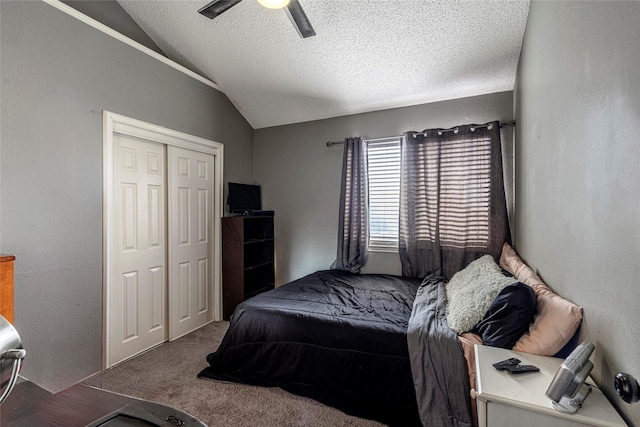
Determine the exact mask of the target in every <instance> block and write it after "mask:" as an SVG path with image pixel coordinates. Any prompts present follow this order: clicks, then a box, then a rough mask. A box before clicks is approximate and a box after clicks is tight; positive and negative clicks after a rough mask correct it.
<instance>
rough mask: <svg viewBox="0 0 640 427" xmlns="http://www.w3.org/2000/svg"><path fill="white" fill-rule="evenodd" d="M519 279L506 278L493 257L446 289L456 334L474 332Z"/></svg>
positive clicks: (477, 263) (449, 318)
mask: <svg viewBox="0 0 640 427" xmlns="http://www.w3.org/2000/svg"><path fill="white" fill-rule="evenodd" d="M516 282H517V279H515V278H513V277H505V276H504V275H503V274H502V271H501V270H500V267H499V266H498V264H496V262H495V261H494V260H493V257H492V256H491V255H485V256H483V257H480V258H478V259H477V260H475V261H472V262H471V263H470V264H469V265H468V266H467V267H466V268H465V269H464V270H460V271H458V272H457V273H456V274H454V275H453V277H452V278H451V280H450V281H449V283H448V284H447V286H446V291H447V323H448V324H449V327H450V328H451V329H453V330H454V331H455V332H456V333H458V334H461V333H463V332H467V331H470V330H471V329H472V328H473V327H474V326H475V325H476V324H477V323H478V322H479V321H481V320H482V318H483V317H484V314H485V313H486V312H487V310H488V309H489V306H491V303H492V302H493V300H494V299H495V298H496V297H497V296H498V294H499V293H500V291H501V290H502V289H504V288H505V287H507V286H509V285H511V284H513V283H516Z"/></svg>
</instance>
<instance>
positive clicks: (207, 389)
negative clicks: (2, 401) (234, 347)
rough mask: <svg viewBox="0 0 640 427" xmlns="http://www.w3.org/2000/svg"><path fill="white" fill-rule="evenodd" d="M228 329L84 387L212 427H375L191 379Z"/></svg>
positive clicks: (213, 328) (261, 393)
mask: <svg viewBox="0 0 640 427" xmlns="http://www.w3.org/2000/svg"><path fill="white" fill-rule="evenodd" d="M228 326H229V323H228V322H213V323H211V324H209V325H207V326H205V327H203V328H200V329H198V330H197V331H195V332H192V333H190V334H188V335H186V336H184V337H182V338H179V339H177V340H175V341H173V342H167V343H164V344H162V345H160V346H158V347H156V348H154V349H153V350H150V351H148V352H146V353H143V354H141V355H139V356H137V357H135V358H133V359H130V360H128V361H125V362H123V363H121V364H119V365H117V366H115V367H113V368H111V369H109V370H107V371H105V372H103V373H100V374H98V375H94V376H93V377H91V378H89V379H87V380H86V381H84V384H86V385H91V386H94V387H98V388H102V389H104V390H109V391H113V392H116V393H121V394H125V395H128V396H133V397H137V398H141V399H146V400H150V401H153V402H158V403H162V404H165V405H169V406H173V407H175V408H178V409H180V410H182V411H185V412H188V413H190V414H191V415H193V416H194V417H196V418H198V419H199V420H201V421H202V422H204V423H205V424H207V425H208V426H210V427H217V426H225V427H227V426H228V427H230V426H265V427H271V426H273V427H275V426H278V427H287V426H311V427H315V426H318V427H321V426H322V427H326V426H358V427H360V426H362V427H366V426H381V425H382V424H379V423H377V422H375V421H371V420H365V419H362V418H357V417H353V416H350V415H347V414H345V413H343V412H341V411H339V410H337V409H335V408H331V407H328V406H325V405H323V404H321V403H319V402H316V401H315V400H312V399H308V398H305V397H300V396H296V395H294V394H291V393H288V392H286V391H284V390H282V389H280V388H267V387H255V386H249V385H243V384H234V383H224V382H218V381H211V380H206V379H200V378H197V374H198V373H199V372H200V371H201V370H202V369H203V368H205V367H206V366H207V362H206V356H207V354H209V353H211V352H213V351H215V350H216V349H217V347H218V345H219V344H220V342H221V341H222V337H223V335H224V333H225V332H226V330H227V328H228Z"/></svg>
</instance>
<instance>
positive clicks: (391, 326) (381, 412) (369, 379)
mask: <svg viewBox="0 0 640 427" xmlns="http://www.w3.org/2000/svg"><path fill="white" fill-rule="evenodd" d="M527 301H528V302H527ZM581 320H582V308H581V307H579V306H577V305H575V304H573V303H571V302H570V301H567V300H565V299H563V298H561V297H560V296H559V295H557V294H555V293H554V292H553V291H552V290H551V288H549V287H548V286H547V285H546V284H545V283H544V282H543V281H542V280H541V279H540V277H539V276H538V275H537V274H535V272H534V271H533V270H532V269H531V268H530V267H529V266H527V265H526V264H525V263H524V262H523V261H522V260H521V259H520V257H519V256H518V255H517V254H516V253H515V251H514V250H513V249H512V248H511V247H510V246H509V245H508V244H507V243H505V244H504V247H503V249H502V253H501V256H500V262H499V265H498V264H497V263H496V262H495V260H494V259H493V258H492V257H491V255H485V256H483V257H480V258H478V259H477V260H474V261H472V262H471V263H469V265H467V266H466V267H465V268H464V269H462V270H461V271H459V272H457V273H456V274H454V275H453V277H452V278H451V280H449V281H448V282H446V283H445V279H444V277H441V276H440V275H439V274H437V273H435V274H431V275H429V276H427V277H425V278H424V279H423V280H420V279H412V278H406V277H399V276H392V275H380V274H377V275H364V274H363V275H361V274H351V273H348V272H345V271H339V270H326V271H318V272H315V273H312V274H310V275H308V276H306V277H303V278H301V279H298V280H295V281H293V282H291V283H288V284H286V285H282V286H280V287H278V288H276V289H274V290H272V291H269V292H265V293H263V294H260V295H258V296H256V297H253V298H251V299H249V300H247V301H245V302H243V303H242V304H240V305H239V306H238V307H237V308H236V311H235V312H234V314H233V315H232V317H231V321H230V324H229V329H228V331H227V333H226V335H225V337H224V338H223V340H222V342H221V344H220V346H219V348H218V349H217V351H215V352H214V353H211V354H209V355H208V356H207V361H208V363H209V366H208V367H207V368H205V369H203V370H202V371H201V372H200V374H199V376H200V377H202V378H208V379H212V380H221V381H233V382H240V383H246V384H254V385H261V386H274V387H281V388H283V389H285V390H287V391H290V392H292V393H295V394H299V395H303V396H308V397H311V398H313V399H316V400H318V401H320V402H323V403H325V404H327V405H330V406H334V407H336V408H339V409H341V410H343V411H344V412H346V413H350V414H353V415H357V416H360V417H364V418H369V419H374V420H378V421H381V422H383V423H385V424H389V425H401V426H412V425H421V424H422V425H424V426H430V427H432V426H452V427H466V426H471V425H473V424H474V417H473V414H475V411H473V410H472V403H473V402H472V401H471V399H470V393H469V391H470V388H471V385H473V384H474V379H475V363H474V360H473V358H474V350H473V346H474V344H485V345H493V346H498V347H504V348H513V349H514V350H517V351H523V352H526V353H532V354H538V355H544V356H553V355H556V356H559V357H566V355H568V354H569V353H570V352H571V350H572V349H573V348H574V347H575V345H576V344H577V342H578V336H579V330H578V328H579V326H580V323H581Z"/></svg>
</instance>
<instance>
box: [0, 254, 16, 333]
mask: <svg viewBox="0 0 640 427" xmlns="http://www.w3.org/2000/svg"><path fill="white" fill-rule="evenodd" d="M15 259H16V257H15V256H13V255H1V254H0V314H1V315H2V316H4V318H5V319H7V320H8V321H9V322H11V323H13V263H14V261H15Z"/></svg>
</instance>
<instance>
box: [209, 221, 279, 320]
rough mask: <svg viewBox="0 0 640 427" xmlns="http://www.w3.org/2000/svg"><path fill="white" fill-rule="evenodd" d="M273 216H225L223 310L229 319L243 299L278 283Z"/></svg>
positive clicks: (225, 316) (223, 237) (223, 233)
mask: <svg viewBox="0 0 640 427" xmlns="http://www.w3.org/2000/svg"><path fill="white" fill-rule="evenodd" d="M274 253H275V247H274V226H273V217H272V216H229V217H224V218H222V288H223V314H224V318H225V319H226V320H228V319H229V318H230V317H231V315H232V314H233V312H234V310H235V309H236V306H237V305H238V304H240V303H241V302H242V301H244V300H246V299H248V298H251V297H253V296H255V295H258V294H260V293H262V292H265V291H268V290H269V289H273V288H274V286H275V256H274Z"/></svg>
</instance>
